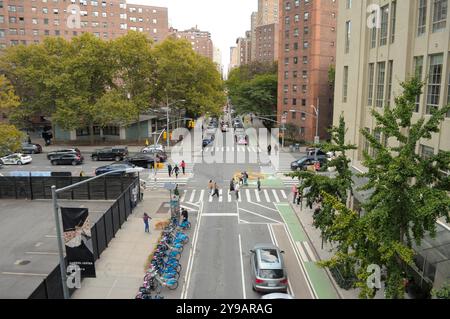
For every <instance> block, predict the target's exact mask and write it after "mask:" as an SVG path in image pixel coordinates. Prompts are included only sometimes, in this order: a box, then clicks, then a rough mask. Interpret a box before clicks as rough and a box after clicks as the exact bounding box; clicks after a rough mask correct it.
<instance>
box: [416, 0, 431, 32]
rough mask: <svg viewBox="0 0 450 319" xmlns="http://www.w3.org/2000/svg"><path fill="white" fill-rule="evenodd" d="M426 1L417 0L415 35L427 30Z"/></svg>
mask: <svg viewBox="0 0 450 319" xmlns="http://www.w3.org/2000/svg"><path fill="white" fill-rule="evenodd" d="M427 2H428V0H419V5H418V22H417V35H418V36H421V35H423V34H425V32H426V31H427Z"/></svg>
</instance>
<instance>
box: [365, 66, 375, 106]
mask: <svg viewBox="0 0 450 319" xmlns="http://www.w3.org/2000/svg"><path fill="white" fill-rule="evenodd" d="M368 76H369V79H368V81H367V83H368V87H367V105H368V106H370V107H372V106H373V85H374V76H375V64H374V63H370V64H369V72H368Z"/></svg>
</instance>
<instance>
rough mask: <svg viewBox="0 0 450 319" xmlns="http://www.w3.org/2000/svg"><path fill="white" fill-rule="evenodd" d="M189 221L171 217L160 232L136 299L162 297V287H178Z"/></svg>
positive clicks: (170, 288)
mask: <svg viewBox="0 0 450 319" xmlns="http://www.w3.org/2000/svg"><path fill="white" fill-rule="evenodd" d="M190 228H191V223H190V222H189V221H187V220H183V221H182V222H181V223H180V222H179V220H178V218H175V217H173V218H172V219H171V220H170V223H169V225H168V226H167V227H165V229H164V230H163V232H162V237H161V240H160V242H159V244H158V246H157V247H156V250H155V252H154V253H153V258H152V261H151V263H150V267H149V269H147V271H146V274H145V276H144V283H143V285H142V287H140V288H139V293H138V294H137V296H136V299H163V298H164V297H163V296H161V291H162V289H163V287H166V288H168V289H169V290H175V289H177V288H178V284H179V278H180V273H181V270H182V266H181V264H180V258H181V254H182V252H183V248H184V245H186V244H187V243H188V242H189V236H188V235H186V234H185V231H186V230H189V229H190Z"/></svg>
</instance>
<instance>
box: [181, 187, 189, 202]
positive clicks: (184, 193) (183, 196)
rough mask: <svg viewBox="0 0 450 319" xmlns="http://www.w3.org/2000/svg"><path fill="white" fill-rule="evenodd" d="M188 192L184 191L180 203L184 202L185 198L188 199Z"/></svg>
mask: <svg viewBox="0 0 450 319" xmlns="http://www.w3.org/2000/svg"><path fill="white" fill-rule="evenodd" d="M186 192H187V190H184V191H183V195H182V196H181V198H180V202H184V198H185V197H186Z"/></svg>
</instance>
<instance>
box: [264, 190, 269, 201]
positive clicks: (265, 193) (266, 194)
mask: <svg viewBox="0 0 450 319" xmlns="http://www.w3.org/2000/svg"><path fill="white" fill-rule="evenodd" d="M264 196H265V197H266V201H267V202H268V203H270V198H269V194H268V193H267V190H264Z"/></svg>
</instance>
